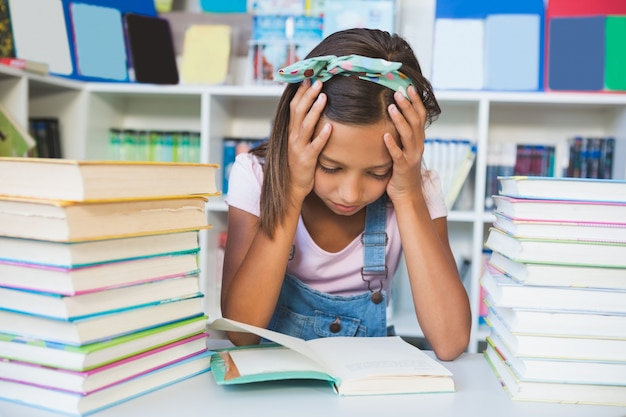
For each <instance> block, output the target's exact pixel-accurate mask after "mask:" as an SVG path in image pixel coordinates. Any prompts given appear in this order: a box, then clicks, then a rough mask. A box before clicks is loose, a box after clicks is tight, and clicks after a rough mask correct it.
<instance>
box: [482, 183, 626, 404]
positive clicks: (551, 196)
mask: <svg viewBox="0 0 626 417" xmlns="http://www.w3.org/2000/svg"><path fill="white" fill-rule="evenodd" d="M499 182H500V192H499V194H498V195H496V196H494V201H495V216H496V220H495V221H494V223H493V225H492V227H491V228H490V229H489V233H488V236H487V240H486V242H485V246H486V247H487V248H489V249H490V250H491V251H492V254H491V257H490V258H489V260H488V262H487V265H486V267H485V272H484V275H483V276H482V278H481V287H482V288H483V289H484V291H485V293H486V298H485V303H486V306H487V308H488V313H487V317H486V321H487V324H488V325H489V328H490V335H489V336H488V337H487V348H486V350H485V357H486V359H487V360H488V362H489V364H490V365H491V367H492V369H493V371H494V373H495V374H496V375H497V376H498V378H499V379H500V382H501V384H502V386H503V387H504V389H505V390H506V391H507V393H508V394H509V395H510V396H511V397H512V398H513V399H516V400H528V401H548V402H559V403H589V404H604V405H618V406H625V405H626V181H617V180H601V179H586V178H554V177H522V176H517V177H516V176H512V177H500V178H499Z"/></svg>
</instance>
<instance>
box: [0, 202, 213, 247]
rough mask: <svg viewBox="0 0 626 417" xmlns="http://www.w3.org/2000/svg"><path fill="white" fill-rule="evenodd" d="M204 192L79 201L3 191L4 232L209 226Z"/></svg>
mask: <svg viewBox="0 0 626 417" xmlns="http://www.w3.org/2000/svg"><path fill="white" fill-rule="evenodd" d="M206 202H207V198H206V197H204V196H180V197H165V198H163V199H146V200H111V201H106V202H101V201H100V202H98V201H89V202H74V201H64V200H48V199H38V198H26V197H8V196H0V235H3V236H13V237H22V238H28V239H41V240H53V241H59V242H72V241H80V240H93V239H110V238H116V237H130V236H138V235H142V234H151V233H152V234H161V233H167V232H172V231H175V230H199V229H203V228H208V227H209V224H208V223H207V218H206V213H205V206H206Z"/></svg>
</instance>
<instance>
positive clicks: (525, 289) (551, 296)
mask: <svg viewBox="0 0 626 417" xmlns="http://www.w3.org/2000/svg"><path fill="white" fill-rule="evenodd" d="M480 283H481V285H482V287H483V288H484V289H485V291H487V294H488V295H489V297H490V299H491V300H492V301H493V303H494V304H495V305H498V306H502V307H521V308H538V309H540V308H546V309H554V310H570V311H595V312H606V313H624V314H626V290H615V289H600V288H584V287H548V286H532V285H525V284H521V283H519V282H517V281H515V280H514V279H513V278H511V277H509V276H507V275H506V274H503V273H501V272H500V271H497V270H495V269H493V268H490V267H487V268H485V271H484V273H483V275H482V277H481V279H480ZM624 333H625V336H626V332H624Z"/></svg>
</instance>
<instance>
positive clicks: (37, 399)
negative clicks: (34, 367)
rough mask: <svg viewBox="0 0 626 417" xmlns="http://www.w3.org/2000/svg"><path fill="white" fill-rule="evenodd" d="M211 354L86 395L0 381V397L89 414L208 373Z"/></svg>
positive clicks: (207, 353)
mask: <svg viewBox="0 0 626 417" xmlns="http://www.w3.org/2000/svg"><path fill="white" fill-rule="evenodd" d="M211 353H212V352H211V351H204V352H201V353H199V354H197V355H194V356H191V357H189V358H187V359H183V360H181V361H178V362H175V363H173V364H170V365H168V366H166V367H164V368H159V369H156V370H154V371H152V372H149V373H147V374H144V375H141V376H138V377H136V378H131V379H129V380H128V381H125V382H122V383H119V384H115V385H112V386H110V387H108V388H105V389H101V390H99V391H96V392H93V393H91V394H88V395H82V394H76V393H73V392H67V391H60V390H53V389H49V388H43V387H38V386H35V385H29V384H22V383H19V382H15V381H5V380H0V398H2V399H4V400H7V401H12V402H16V403H20V404H24V405H28V406H32V407H36V408H41V409H45V410H51V411H55V412H59V413H63V414H68V415H76V416H85V415H90V414H93V413H96V412H98V411H101V410H104V409H107V408H110V407H113V406H115V405H117V404H120V403H123V402H125V401H129V400H131V399H133V398H136V397H138V396H140V395H145V394H148V393H150V392H153V391H156V390H158V389H161V388H165V387H167V386H170V385H172V384H175V383H177V382H180V381H183V380H185V379H188V378H191V377H192V376H195V375H199V374H201V373H204V372H207V371H209V370H210V358H211Z"/></svg>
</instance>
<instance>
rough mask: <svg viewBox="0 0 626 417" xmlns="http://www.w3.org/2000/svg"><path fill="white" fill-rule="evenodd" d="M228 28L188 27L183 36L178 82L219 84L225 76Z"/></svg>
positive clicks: (227, 54) (228, 51) (222, 26)
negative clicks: (179, 79)
mask: <svg viewBox="0 0 626 417" xmlns="http://www.w3.org/2000/svg"><path fill="white" fill-rule="evenodd" d="M230 48H231V27H230V26H228V25H191V26H190V27H189V29H187V32H186V33H185V40H184V45H183V56H182V63H181V79H182V82H183V83H186V84H221V83H223V82H225V81H226V77H227V76H228V64H229V59H230Z"/></svg>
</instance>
